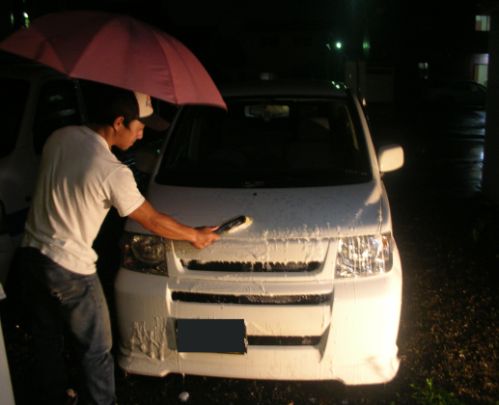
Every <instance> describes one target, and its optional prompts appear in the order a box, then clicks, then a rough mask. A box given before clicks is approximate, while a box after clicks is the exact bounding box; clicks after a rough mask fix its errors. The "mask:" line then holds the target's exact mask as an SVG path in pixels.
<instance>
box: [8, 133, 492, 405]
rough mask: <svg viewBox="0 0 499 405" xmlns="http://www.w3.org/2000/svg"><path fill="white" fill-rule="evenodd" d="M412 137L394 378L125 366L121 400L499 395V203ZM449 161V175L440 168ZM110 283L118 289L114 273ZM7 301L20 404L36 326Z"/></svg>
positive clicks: (444, 399) (401, 229) (401, 178)
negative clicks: (281, 378) (252, 377)
mask: <svg viewBox="0 0 499 405" xmlns="http://www.w3.org/2000/svg"><path fill="white" fill-rule="evenodd" d="M379 125H380V126H382V125H381V124H379ZM404 146H406V153H407V149H408V150H409V151H411V148H412V152H413V155H412V157H413V158H414V160H413V161H414V162H421V163H417V164H408V165H407V166H406V167H405V168H404V169H402V170H401V171H399V172H396V173H393V174H389V175H387V176H386V177H385V183H386V185H387V190H388V193H389V195H390V200H391V204H392V215H393V223H394V233H395V238H396V240H397V243H398V246H399V250H400V251H401V255H402V262H403V268H404V292H403V309H402V319H401V328H400V336H399V348H400V357H401V360H402V362H401V368H400V371H399V373H398V375H397V377H396V378H395V379H394V380H393V381H392V382H390V383H388V384H386V385H382V386H362V387H345V386H343V385H341V384H339V383H335V382H273V381H249V380H232V379H217V378H204V377H193V376H179V375H173V376H169V377H167V378H164V379H157V378H146V377H139V376H126V375H124V374H123V373H122V372H121V371H120V370H117V393H118V402H119V404H120V405H144V404H148V405H153V404H166V403H170V404H174V403H187V404H203V405H205V404H242V403H255V404H287V405H291V404H392V403H394V404H406V403H407V404H408V403H410V404H413V403H414V404H417V403H419V404H459V403H463V404H469V403H483V404H499V359H498V352H499V339H498V336H499V295H498V294H497V286H498V276H497V269H498V264H499V248H498V246H499V244H498V242H499V230H498V227H499V210H498V209H497V207H494V206H489V205H487V204H485V203H484V201H483V199H482V198H481V197H480V195H479V193H478V194H475V193H473V192H469V193H467V194H466V193H462V192H461V190H457V191H456V189H455V190H449V189H446V192H442V190H443V189H445V188H446V184H447V183H445V178H444V177H447V178H448V179H449V177H448V176H452V173H451V171H449V170H450V169H449V168H448V165H447V163H446V162H441V161H440V160H439V159H436V160H434V161H428V160H425V159H424V156H423V155H422V154H423V153H424V150H425V148H426V147H428V145H426V146H425V147H421V143H419V141H418V146H417V147H414V143H413V144H410V142H408V145H404ZM418 156H419V157H418ZM409 162H410V160H408V163H409ZM444 168H445V170H444ZM439 170H440V172H442V173H443V172H445V176H444V177H439V176H435V175H434V174H435V173H438V172H439ZM104 285H105V288H106V289H107V290H109V291H110V290H111V288H110V287H111V285H112V284H111V280H107V278H106V277H104ZM110 294H111V292H110ZM0 309H2V317H3V318H2V320H3V323H4V329H5V330H4V332H5V338H6V345H7V352H8V356H9V363H10V368H11V374H12V380H13V385H14V391H15V395H16V399H17V404H18V405H20V404H32V403H36V401H35V400H34V399H33V397H32V396H31V390H30V381H31V378H32V376H31V375H30V373H29V370H30V368H31V364H32V363H31V362H32V356H31V353H30V349H29V342H30V337H29V334H28V333H26V332H25V331H24V330H23V329H22V328H16V327H15V323H14V322H12V318H11V315H10V313H9V312H8V307H6V306H5V304H2V307H1V308H0ZM70 371H71V373H72V375H73V374H75V370H70ZM187 396H188V398H186V397H187Z"/></svg>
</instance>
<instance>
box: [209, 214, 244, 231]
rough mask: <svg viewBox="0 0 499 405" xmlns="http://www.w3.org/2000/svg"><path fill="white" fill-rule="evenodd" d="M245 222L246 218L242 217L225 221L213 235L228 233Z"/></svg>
mask: <svg viewBox="0 0 499 405" xmlns="http://www.w3.org/2000/svg"><path fill="white" fill-rule="evenodd" d="M245 222H246V217H245V216H244V215H239V216H238V217H235V218H232V219H229V220H228V221H225V222H224V223H223V224H222V225H220V226H219V227H218V229H217V230H216V231H215V233H216V234H218V235H220V234H222V233H225V232H228V231H230V230H231V229H232V228H234V227H235V226H239V225H242V224H244V223H245Z"/></svg>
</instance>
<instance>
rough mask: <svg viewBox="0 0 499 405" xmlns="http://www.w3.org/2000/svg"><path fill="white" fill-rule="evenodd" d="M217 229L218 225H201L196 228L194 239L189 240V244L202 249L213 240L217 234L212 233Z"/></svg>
mask: <svg viewBox="0 0 499 405" xmlns="http://www.w3.org/2000/svg"><path fill="white" fill-rule="evenodd" d="M217 229H218V226H203V227H200V228H196V231H197V234H196V240H194V241H193V242H191V245H192V246H194V247H195V248H197V249H204V248H205V247H207V246H210V245H211V244H212V243H213V242H215V241H216V240H217V239H218V238H220V236H219V235H217V234H216V233H214V231H216V230H217Z"/></svg>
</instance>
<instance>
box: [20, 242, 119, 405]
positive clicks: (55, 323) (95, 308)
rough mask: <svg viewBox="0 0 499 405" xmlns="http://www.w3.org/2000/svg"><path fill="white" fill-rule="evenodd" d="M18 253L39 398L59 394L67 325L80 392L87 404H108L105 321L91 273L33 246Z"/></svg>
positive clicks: (50, 400)
mask: <svg viewBox="0 0 499 405" xmlns="http://www.w3.org/2000/svg"><path fill="white" fill-rule="evenodd" d="M20 257H21V270H22V271H23V272H24V274H23V276H24V286H25V294H26V295H25V298H26V303H27V304H28V306H27V309H28V313H29V314H30V315H31V321H32V324H31V327H32V335H33V342H34V350H35V362H36V366H35V367H36V369H35V372H36V374H35V378H34V380H35V381H38V382H39V385H40V387H39V388H40V391H41V395H42V398H41V400H42V402H44V401H45V402H46V403H47V404H51V405H52V404H57V403H63V402H64V400H65V395H66V394H65V393H66V389H67V388H68V386H67V381H66V379H67V377H66V376H67V373H66V369H65V362H64V335H65V330H69V332H70V333H71V335H72V336H73V337H74V338H75V339H74V340H75V341H76V349H77V353H78V355H79V358H80V362H81V368H82V373H83V376H84V380H85V384H84V385H85V392H84V393H83V394H84V397H85V396H87V397H88V398H87V401H88V403H89V404H92V405H94V404H95V405H110V404H114V403H115V382H114V361H113V357H112V355H111V346H112V336H111V323H110V319H109V310H108V307H107V303H106V300H105V297H104V293H103V291H102V286H101V283H100V281H99V278H98V276H97V274H92V275H81V274H77V273H73V272H71V271H69V270H67V269H65V268H63V267H61V266H59V265H58V264H57V263H55V262H53V261H52V260H51V259H50V258H48V257H47V256H45V255H43V254H42V253H41V252H40V251H39V250H37V249H34V248H21V254H20ZM65 328H67V329H65ZM79 403H81V402H79Z"/></svg>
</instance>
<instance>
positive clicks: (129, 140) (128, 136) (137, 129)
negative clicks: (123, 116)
mask: <svg viewBox="0 0 499 405" xmlns="http://www.w3.org/2000/svg"><path fill="white" fill-rule="evenodd" d="M144 127H145V125H144V124H143V123H142V122H140V121H139V120H133V121H131V122H130V123H129V124H128V127H127V126H126V125H124V124H123V125H121V126H120V129H119V131H118V139H117V142H116V143H115V146H116V147H117V148H119V149H121V150H127V149H128V148H130V147H131V146H132V145H133V144H134V143H135V141H136V140H137V139H142V136H143V135H144Z"/></svg>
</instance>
